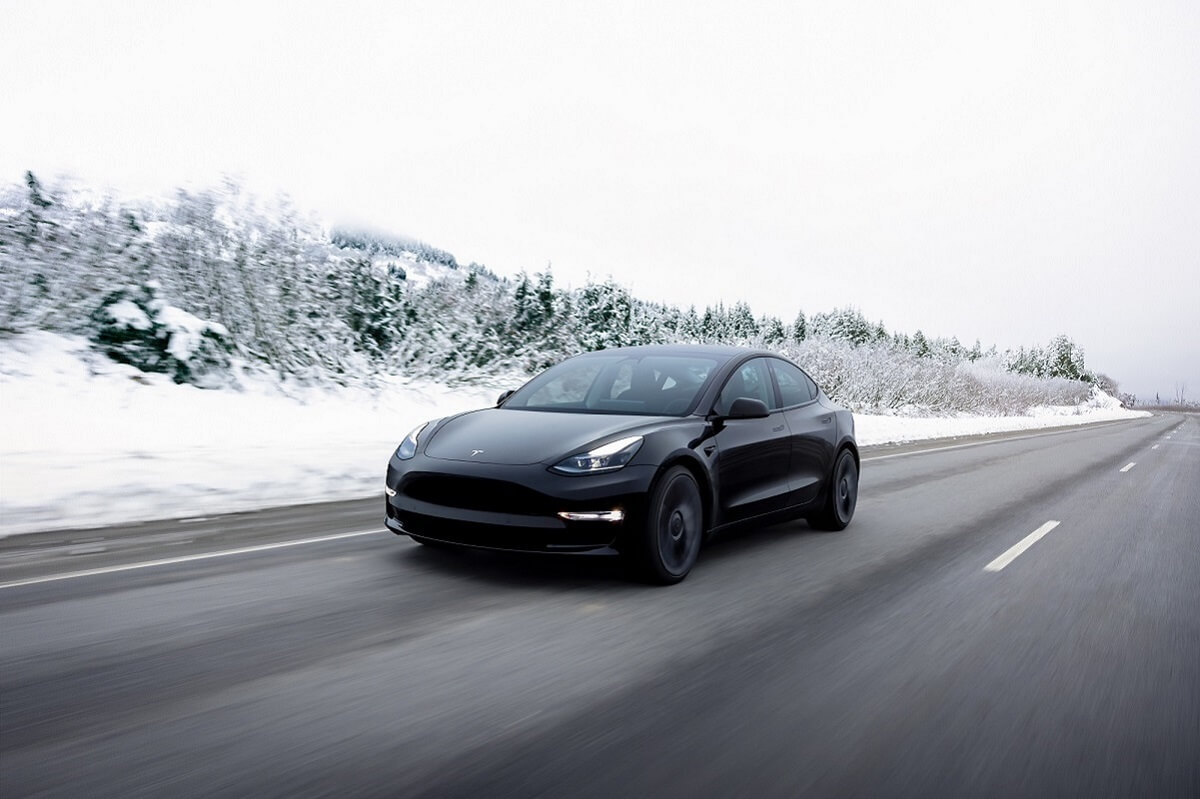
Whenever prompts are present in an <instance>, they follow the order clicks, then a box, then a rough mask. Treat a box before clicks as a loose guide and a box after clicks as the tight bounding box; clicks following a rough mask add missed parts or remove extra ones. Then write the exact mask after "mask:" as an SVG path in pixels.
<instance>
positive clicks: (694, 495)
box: [638, 466, 704, 585]
mask: <svg viewBox="0 0 1200 799" xmlns="http://www.w3.org/2000/svg"><path fill="white" fill-rule="evenodd" d="M703 537H704V505H703V502H702V500H701V497H700V487H699V486H698V485H696V478H695V477H693V476H692V473H691V472H689V471H688V470H687V469H686V468H684V467H682V466H673V467H671V468H670V469H669V470H668V471H667V472H666V474H664V475H663V476H662V478H661V479H660V480H659V481H658V484H657V485H656V486H655V487H654V492H653V494H652V495H651V497H650V505H649V508H648V512H647V514H646V529H645V530H644V531H643V533H642V537H641V541H640V546H639V547H638V555H639V560H640V561H641V563H640V566H641V567H642V571H643V574H644V576H645V577H646V578H648V579H649V580H650V581H651V582H655V583H660V584H663V585H670V584H672V583H677V582H679V581H680V580H682V579H683V578H684V577H687V575H688V572H690V571H691V570H692V566H693V565H695V563H696V557H697V556H698V555H699V554H700V541H701V539H702V538H703Z"/></svg>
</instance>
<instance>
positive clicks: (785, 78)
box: [0, 0, 1200, 399]
mask: <svg viewBox="0 0 1200 799" xmlns="http://www.w3.org/2000/svg"><path fill="white" fill-rule="evenodd" d="M0 20H2V23H0V86H2V88H0V98H2V106H0V107H3V109H4V120H3V122H0V180H3V181H5V182H12V181H16V180H19V179H20V177H21V175H22V174H23V172H24V170H26V169H33V170H34V171H36V172H39V173H43V174H44V175H46V176H52V175H54V174H57V173H64V172H65V173H70V174H73V175H75V176H78V177H80V178H83V179H85V180H87V181H91V182H97V183H101V184H105V185H110V186H112V187H114V188H116V189H117V190H118V191H121V192H144V191H164V190H169V189H171V188H173V187H174V186H177V185H181V184H191V185H195V184H200V185H205V184H208V185H211V184H215V183H216V182H217V181H218V180H219V179H220V177H221V175H223V174H227V173H228V174H236V175H240V176H242V178H243V180H244V181H245V182H246V183H247V184H249V185H250V186H251V187H252V188H255V189H256V190H258V191H262V192H265V193H274V192H276V191H283V192H286V193H288V194H290V195H291V196H292V197H293V198H294V199H295V200H296V201H297V204H299V205H300V206H301V207H305V208H311V209H314V210H316V211H318V212H319V213H320V214H322V215H324V216H325V217H326V218H330V219H333V220H336V221H346V222H354V223H358V224H366V225H369V226H372V227H376V228H380V229H383V230H388V231H393V232H398V233H405V234H408V235H412V236H416V237H418V238H421V239H423V240H425V241H428V242H429V243H431V244H433V245H435V246H438V247H442V248H444V249H447V250H450V251H451V252H453V253H454V254H455V255H456V256H457V257H458V258H459V260H460V261H461V262H463V263H466V262H469V261H472V260H475V261H479V262H481V263H484V264H487V265H488V266H489V267H491V268H492V269H494V270H496V271H498V272H501V273H512V272H515V271H517V270H519V269H521V268H525V269H528V270H529V271H535V270H540V269H543V268H545V266H546V265H547V264H548V263H552V264H553V269H554V273H555V276H556V278H557V279H558V280H559V281H560V282H563V283H573V284H578V283H580V282H582V281H583V280H584V279H586V276H587V275H588V274H589V273H590V274H592V275H594V276H597V277H604V276H608V275H611V276H612V277H613V278H614V279H616V280H617V281H618V282H620V283H623V284H625V285H628V286H630V287H631V288H632V289H633V290H634V291H635V293H637V294H638V295H639V296H643V297H646V298H649V299H658V300H665V301H669V302H673V303H677V304H681V305H684V306H686V305H688V304H692V303H694V304H696V305H697V306H700V307H703V306H704V305H705V304H715V303H716V302H717V301H719V300H724V301H725V302H726V303H727V304H728V303H731V302H734V301H737V300H739V299H742V300H746V301H748V302H750V304H751V305H752V307H753V308H754V310H755V311H756V312H758V313H763V312H769V313H774V314H777V315H780V316H782V317H784V318H785V319H791V318H792V317H793V316H794V314H795V311H796V309H797V308H803V309H804V311H805V312H806V313H808V314H810V315H811V314H812V313H813V312H815V311H822V310H828V309H830V308H832V307H835V306H844V305H855V306H857V307H859V308H860V309H861V310H862V311H863V313H865V314H866V315H867V316H868V317H869V318H872V319H883V320H884V322H885V323H886V324H887V325H888V327H889V329H900V330H906V331H909V332H912V331H914V330H916V329H917V328H921V329H923V330H924V331H925V332H926V333H927V334H931V335H946V336H949V335H957V336H958V337H959V338H960V339H962V340H963V341H964V342H965V343H971V342H973V341H974V340H975V339H976V338H979V339H981V340H982V341H983V343H984V345H985V346H986V345H988V344H990V343H996V344H998V345H999V346H1000V347H1001V348H1002V349H1003V348H1005V347H1010V346H1017V345H1020V344H1034V343H1038V344H1042V343H1045V342H1046V341H1047V340H1048V339H1049V338H1050V337H1051V336H1053V335H1054V334H1056V333H1059V332H1065V333H1067V334H1068V335H1070V336H1072V337H1073V338H1074V339H1075V340H1076V341H1077V342H1078V343H1079V344H1080V345H1081V346H1083V347H1084V349H1085V350H1086V352H1087V356H1088V363H1089V365H1090V366H1092V367H1093V368H1095V369H1099V370H1101V371H1104V372H1107V373H1109V374H1111V375H1112V376H1114V377H1116V378H1117V379H1118V380H1119V381H1120V382H1121V384H1122V387H1123V388H1124V389H1125V390H1131V391H1134V392H1136V393H1138V394H1139V395H1140V396H1141V397H1142V398H1146V397H1147V396H1150V397H1152V396H1153V394H1154V392H1155V391H1158V392H1160V393H1161V394H1162V395H1163V397H1164V399H1165V398H1167V397H1168V396H1169V395H1171V394H1173V393H1174V391H1175V388H1176V385H1177V384H1178V383H1183V382H1186V383H1187V386H1188V396H1189V397H1190V398H1193V399H1194V398H1200V146H1198V143H1200V46H1198V45H1197V43H1198V42H1200V4H1198V3H1195V2H1189V1H1187V0H1180V1H1179V2H1127V3H1108V2H1098V1H1094V0H1090V1H1089V2H1076V3H1062V4H1052V3H1046V2H1032V3H1014V2H998V3H994V4H988V5H973V4H968V3H963V2H946V3H932V2H926V3H900V4H891V3H879V2H868V3H828V2H784V3H752V2H738V3H722V4H708V3H694V2H679V3H675V2H672V3H649V2H645V0H643V1H642V2H605V3H597V2H580V3H568V2H552V1H548V2H526V1H524V0H521V1H520V2H514V1H513V0H508V1H507V2H486V1H484V2H456V1H454V0H437V1H435V2H428V3H415V2H405V1H403V0H401V1H400V2H381V3H351V2H341V3H320V4H318V3H310V4H305V3H299V2H281V3H258V2H251V1H250V0H241V1H240V2H235V3H217V2H204V3H168V2H119V3H106V2H87V3H85V2H78V3H52V2H37V3H29V2H23V1H18V0H0Z"/></svg>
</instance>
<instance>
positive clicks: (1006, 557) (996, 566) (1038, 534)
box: [983, 521, 1061, 572]
mask: <svg viewBox="0 0 1200 799" xmlns="http://www.w3.org/2000/svg"><path fill="white" fill-rule="evenodd" d="M1059 524H1061V522H1056V521H1049V522H1046V523H1045V524H1043V525H1042V526H1041V527H1039V528H1038V529H1036V530H1034V531H1033V532H1032V533H1030V534H1029V535H1027V536H1025V537H1024V538H1022V539H1021V540H1020V541H1018V542H1017V543H1015V544H1013V545H1012V546H1011V547H1009V548H1008V550H1007V551H1006V552H1005V553H1004V554H1003V555H1001V556H1000V557H998V558H996V559H995V560H993V561H992V562H991V563H989V564H988V565H986V566H984V567H983V570H984V571H985V572H998V571H1000V570H1001V569H1003V568H1004V567H1005V566H1007V565H1008V564H1010V563H1012V562H1013V561H1014V560H1016V559H1017V556H1018V555H1020V554H1021V553H1022V552H1024V551H1025V550H1027V549H1029V548H1030V547H1031V546H1033V545H1034V544H1036V543H1037V542H1038V541H1039V540H1041V538H1042V536H1044V535H1045V534H1046V533H1048V532H1050V531H1051V530H1053V529H1054V528H1055V527H1058V525H1059Z"/></svg>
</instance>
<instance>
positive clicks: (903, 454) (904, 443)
mask: <svg viewBox="0 0 1200 799" xmlns="http://www.w3.org/2000/svg"><path fill="white" fill-rule="evenodd" d="M1117 424H1123V421H1116V422H1099V423H1097V424H1090V425H1079V426H1078V427H1072V428H1070V429H1069V430H1054V431H1052V432H1049V433H1040V432H1039V433H1031V434H1030V435H1027V436H1008V437H1006V438H990V439H988V440H986V441H968V442H967V443H965V444H950V445H949V446H945V447H931V448H929V449H914V450H909V451H908V452H893V453H892V454H890V455H871V456H868V457H866V458H862V461H863V462H864V463H865V462H866V461H884V460H887V459H888V458H904V457H907V456H909V455H924V454H925V453H927V452H945V451H946V450H951V449H967V448H969V447H982V446H986V445H987V444H1004V443H1007V442H1009V441H1027V440H1029V439H1031V438H1046V437H1048V436H1062V435H1066V434H1068V433H1078V432H1080V431H1081V430H1098V429H1100V428H1102V427H1112V426H1113V425H1117ZM985 435H986V434H985ZM920 443H921V442H920V441H901V442H898V445H899V446H908V445H909V444H914V445H915V444H920ZM880 446H887V445H886V444H883V445H880Z"/></svg>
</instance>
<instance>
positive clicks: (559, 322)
mask: <svg viewBox="0 0 1200 799" xmlns="http://www.w3.org/2000/svg"><path fill="white" fill-rule="evenodd" d="M418 271H419V272H421V273H422V275H423V277H422V279H420V280H417V279H416V273H417V272H418ZM34 329H42V330H50V331H55V332H60V333H68V334H74V335H80V336H85V337H87V338H88V339H89V340H90V341H92V342H93V343H94V344H95V346H96V347H97V348H99V349H101V350H103V351H104V352H106V353H107V354H109V355H110V356H111V357H113V358H115V359H117V360H123V361H125V362H128V363H132V364H133V365H135V366H138V367H139V368H142V369H145V370H148V371H161V372H167V373H170V374H172V376H173V377H174V378H175V379H176V380H179V381H181V382H194V383H198V384H201V385H220V384H221V383H222V382H223V381H224V380H226V379H227V378H228V377H229V376H230V375H231V374H232V372H231V368H230V367H231V364H233V363H235V362H236V363H239V364H243V365H245V366H248V367H249V368H251V369H257V370H261V371H270V372H274V373H276V374H277V375H278V376H280V377H281V378H286V379H300V380H309V381H330V382H339V383H346V382H352V381H363V380H366V381H370V380H371V379H372V377H373V376H377V375H381V374H389V375H395V374H399V375H408V376H412V377H421V378H430V379H435V380H442V381H455V380H465V381H471V380H485V379H494V377H495V376H496V375H498V374H511V375H514V376H519V375H525V374H529V373H531V372H533V371H536V370H538V369H541V368H544V367H546V366H548V365H550V364H552V363H555V362H557V361H559V360H561V359H563V358H565V357H568V356H570V355H574V354H578V353H580V352H585V351H590V350H596V349H603V348H608V347H617V346H629V345H636V344H647V343H671V342H711V343H724V344H740V345H754V346H763V347H767V348H771V349H774V350H777V351H781V352H786V353H789V354H792V355H793V356H794V357H797V358H798V359H799V360H801V361H802V362H805V365H806V366H807V367H809V368H810V370H811V371H813V372H814V376H815V377H818V379H823V380H824V382H823V385H826V386H827V387H830V388H831V389H832V390H831V393H834V392H837V393H838V394H840V396H839V399H842V400H843V401H847V402H850V403H852V404H854V403H857V404H858V405H860V406H863V407H868V406H875V407H897V406H905V405H912V406H915V407H920V408H923V409H931V410H934V411H950V410H962V409H967V410H971V409H982V410H992V411H995V410H997V409H996V408H991V407H990V406H988V402H987V401H986V400H984V399H981V397H982V395H983V394H986V393H987V391H991V390H993V389H995V387H996V386H1000V385H1001V384H1002V383H1003V384H1005V385H1008V386H1009V387H1010V388H1011V386H1012V385H1016V384H1015V383H1013V382H1012V381H1011V380H1009V381H1008V382H1007V383H1005V380H1006V378H1005V377H1004V376H1005V375H1009V376H1012V377H1018V378H1023V379H1025V378H1027V380H1025V381H1024V382H1022V381H1021V380H1018V381H1017V382H1018V383H1020V384H1021V385H1022V386H1023V388H1022V389H1021V391H1019V392H1017V395H1016V396H1015V397H1014V398H1013V399H1011V400H1009V401H1007V402H1005V403H1004V404H1003V407H1001V408H999V410H1000V411H1001V412H1007V411H1009V410H1012V409H1015V408H1017V406H1019V405H1020V404H1021V403H1022V402H1026V400H1029V402H1030V404H1034V403H1036V402H1040V401H1050V400H1063V401H1066V400H1070V399H1078V398H1079V397H1085V396H1086V395H1087V393H1088V391H1089V390H1090V385H1091V384H1093V383H1096V382H1098V381H1099V380H1100V378H1101V377H1102V376H1097V375H1094V374H1092V373H1091V372H1090V371H1089V370H1088V369H1087V366H1086V363H1085V361H1084V354H1083V351H1082V350H1081V349H1080V348H1079V347H1078V346H1077V345H1076V344H1075V343H1074V342H1073V341H1072V340H1071V339H1070V338H1069V337H1067V336H1065V335H1064V336H1058V337H1056V338H1055V339H1053V340H1052V341H1051V342H1050V343H1049V344H1048V345H1047V346H1046V347H1044V348H1037V347H1035V348H1030V349H1024V348H1022V349H1019V350H1017V351H1015V352H1011V351H1010V352H1006V353H1003V354H1001V353H998V352H997V351H996V348H995V347H991V348H989V349H987V350H984V349H983V348H982V347H981V345H980V343H979V342H978V341H976V342H975V343H974V345H973V346H971V347H966V346H964V345H962V344H961V343H960V342H959V341H958V340H957V339H954V338H950V339H943V338H932V337H927V336H925V335H924V334H923V333H922V332H921V331H919V330H918V331H917V332H916V333H913V334H911V335H910V334H906V333H901V332H898V331H891V332H889V331H888V330H887V328H886V327H885V326H884V324H883V323H882V322H872V321H870V320H867V319H866V318H865V317H864V316H863V314H862V313H861V312H860V311H858V310H857V309H855V308H852V307H847V308H838V309H834V310H832V311H828V312H821V313H814V314H812V315H811V316H807V315H806V314H805V313H804V312H803V311H797V313H796V315H795V316H794V317H792V318H791V319H790V320H787V321H784V320H782V319H780V318H778V317H775V316H770V315H755V314H754V313H753V311H752V310H751V308H750V307H749V305H747V304H746V303H744V302H734V303H732V304H730V305H726V304H725V303H723V302H719V303H717V304H716V305H714V306H708V307H706V308H704V309H703V310H702V311H698V310H697V309H696V308H695V307H689V308H686V309H681V308H679V307H677V306H673V305H669V304H661V303H652V302H647V301H644V300H641V299H639V298H636V297H634V296H632V294H631V293H630V292H629V291H628V290H627V289H626V288H625V287H623V286H621V285H619V284H617V283H615V282H613V281H612V280H611V279H609V280H604V281H589V282H588V283H587V284H585V285H584V286H582V287H579V288H574V289H567V288H563V287H560V286H557V285H556V284H555V282H554V277H553V274H552V272H551V271H550V270H549V269H546V270H545V271H541V272H534V273H533V274H528V273H524V272H523V273H521V274H519V275H517V276H515V277H501V276H498V275H496V274H495V273H493V272H492V271H490V270H488V269H487V268H486V267H485V266H482V265H480V264H475V263H472V264H468V265H465V266H464V265H461V264H459V263H458V261H457V260H456V259H455V258H454V256H453V255H452V254H451V253H448V252H446V251H444V250H441V249H438V248H436V247H433V246H431V245H428V244H426V243H424V242H421V241H419V240H415V239H411V238H405V237H401V236H393V235H386V234H379V233H373V232H368V231H361V230H349V229H334V230H332V231H326V230H324V229H322V228H321V227H320V226H319V225H317V224H316V223H314V222H313V221H311V220H309V219H306V218H305V217H303V216H302V215H301V214H299V213H298V212H297V211H296V210H295V209H294V208H293V207H292V206H291V205H290V204H289V203H288V202H287V201H285V200H272V201H263V200H261V199H260V198H257V197H254V196H252V195H249V194H248V193H246V192H244V191H242V190H241V189H240V187H238V186H237V185H236V184H233V183H226V184H225V185H223V186H221V187H218V188H213V189H207V190H200V191H186V190H182V189H181V190H179V191H177V192H176V193H175V194H174V196H172V197H170V198H168V199H161V200H155V201H142V202H136V203H132V202H121V201H118V200H116V199H114V198H112V197H110V196H96V195H93V194H89V193H87V192H86V191H82V190H79V189H73V188H70V187H67V186H61V187H56V188H54V189H53V190H51V189H48V188H46V187H45V186H44V185H43V183H42V182H41V181H40V180H39V179H38V178H37V177H36V176H35V175H33V174H32V173H27V174H26V176H25V180H24V182H23V183H22V184H12V185H9V186H7V187H4V188H3V189H0V335H2V334H10V335H11V334H14V333H20V332H23V331H28V330H34ZM806 359H807V362H806ZM822 370H823V371H824V373H823V374H821V372H822ZM880 375H887V376H888V377H887V378H886V380H885V381H884V382H883V383H881V382H880V379H879V376H880ZM951 375H959V376H960V377H961V378H962V379H973V380H976V382H978V381H979V380H981V379H982V378H980V377H979V376H980V375H990V377H989V378H988V379H987V380H984V383H985V384H986V385H984V388H982V389H976V390H971V389H969V388H968V387H966V386H964V385H960V384H959V383H960V382H961V380H958V379H951V378H950V376H951ZM972 375H974V377H971V376H972ZM935 377H936V379H940V380H941V381H942V382H943V384H945V385H948V386H949V389H947V390H954V391H960V392H965V393H966V394H968V395H970V396H971V397H972V398H971V399H967V400H963V399H961V398H960V399H957V400H956V399H953V398H951V397H949V396H945V395H944V394H943V393H942V392H938V393H937V394H936V395H930V392H929V391H928V387H925V388H921V384H922V382H923V381H928V380H931V379H935ZM988 381H990V382H988ZM981 385H983V384H981ZM870 386H873V388H868V387H870ZM888 386H890V388H888ZM987 386H992V389H989V388H987ZM1112 388H1113V389H1114V390H1115V385H1114V386H1113V387H1112ZM996 391H999V389H996ZM993 393H995V392H993ZM1000 393H1001V394H1002V393H1003V392H1000ZM838 394H835V396H836V395H838ZM1026 407H1027V406H1026Z"/></svg>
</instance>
